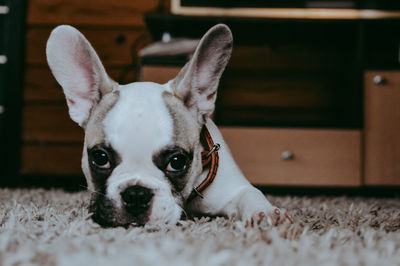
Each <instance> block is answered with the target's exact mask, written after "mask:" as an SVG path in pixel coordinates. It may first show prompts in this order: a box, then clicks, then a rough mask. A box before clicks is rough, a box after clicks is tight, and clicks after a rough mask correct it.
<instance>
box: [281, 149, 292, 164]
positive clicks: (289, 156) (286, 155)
mask: <svg viewBox="0 0 400 266" xmlns="http://www.w3.org/2000/svg"><path fill="white" fill-rule="evenodd" d="M293 159H294V154H293V152H291V151H284V152H282V154H281V160H282V161H286V162H287V161H293Z"/></svg>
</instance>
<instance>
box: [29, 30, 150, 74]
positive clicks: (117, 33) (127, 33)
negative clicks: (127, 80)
mask: <svg viewBox="0 0 400 266" xmlns="http://www.w3.org/2000/svg"><path fill="white" fill-rule="evenodd" d="M54 27H55V26H54ZM54 27H53V26H51V27H30V28H28V31H27V35H26V42H27V44H28V45H27V46H26V62H27V63H28V64H46V65H47V61H46V52H45V50H46V42H47V39H48V38H49V36H50V32H51V31H52V30H53V28H54ZM79 31H81V32H82V33H83V35H85V37H86V38H87V39H88V40H89V42H90V43H91V44H92V46H93V48H94V49H95V50H96V52H97V53H98V54H99V56H100V59H101V60H102V62H103V64H104V65H106V66H110V65H113V66H115V65H117V66H121V65H132V64H133V63H134V60H133V59H135V58H136V54H137V49H138V48H139V45H140V43H137V40H138V39H139V38H140V37H141V36H146V34H147V33H146V31H145V29H126V28H113V29H111V28H85V27H79ZM145 39H146V38H145ZM142 45H143V43H142Z"/></svg>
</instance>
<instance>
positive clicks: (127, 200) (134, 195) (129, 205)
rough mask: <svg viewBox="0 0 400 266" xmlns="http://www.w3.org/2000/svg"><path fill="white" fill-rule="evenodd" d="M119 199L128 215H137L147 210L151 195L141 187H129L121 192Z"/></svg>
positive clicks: (146, 189) (148, 190)
mask: <svg viewBox="0 0 400 266" xmlns="http://www.w3.org/2000/svg"><path fill="white" fill-rule="evenodd" d="M121 198H122V200H123V202H124V204H125V209H126V210H127V211H128V212H129V213H132V214H134V215H139V214H142V213H144V212H146V211H147V210H148V209H149V207H150V201H151V199H152V198H153V193H152V192H151V190H150V189H148V188H145V187H142V186H131V187H128V188H127V189H125V190H124V191H122V192H121Z"/></svg>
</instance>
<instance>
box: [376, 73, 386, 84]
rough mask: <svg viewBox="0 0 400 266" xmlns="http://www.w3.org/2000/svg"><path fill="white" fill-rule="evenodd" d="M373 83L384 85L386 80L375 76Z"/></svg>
mask: <svg viewBox="0 0 400 266" xmlns="http://www.w3.org/2000/svg"><path fill="white" fill-rule="evenodd" d="M373 81H374V83H375V85H383V84H385V83H386V78H385V77H384V76H381V75H376V76H374V78H373Z"/></svg>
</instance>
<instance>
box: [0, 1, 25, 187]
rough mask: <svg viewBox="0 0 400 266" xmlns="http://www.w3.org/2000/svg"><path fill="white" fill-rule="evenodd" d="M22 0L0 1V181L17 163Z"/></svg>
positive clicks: (12, 174)
mask: <svg viewBox="0 0 400 266" xmlns="http://www.w3.org/2000/svg"><path fill="white" fill-rule="evenodd" d="M24 26H25V1H22V0H15V1H12V0H6V1H0V150H1V152H0V176H1V178H0V183H1V184H4V183H7V182H8V181H10V180H11V179H13V178H14V177H15V176H17V173H18V171H19V167H20V164H19V162H20V160H19V156H20V143H21V142H20V134H21V131H20V127H21V111H20V110H21V105H22V104H21V95H22V81H23V55H24V52H23V51H24V49H23V39H24V38H23V30H24Z"/></svg>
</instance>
